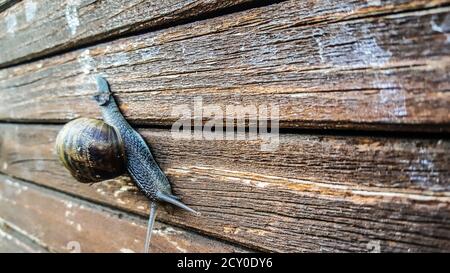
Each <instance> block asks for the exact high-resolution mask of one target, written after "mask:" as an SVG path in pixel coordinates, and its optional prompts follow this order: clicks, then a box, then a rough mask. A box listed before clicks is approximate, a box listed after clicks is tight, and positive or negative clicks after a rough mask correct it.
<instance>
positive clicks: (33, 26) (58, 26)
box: [0, 0, 264, 67]
mask: <svg viewBox="0 0 450 273" xmlns="http://www.w3.org/2000/svg"><path fill="white" fill-rule="evenodd" d="M250 2H251V0H227V1H217V0H213V1H207V0H181V1H180V0H164V1H162V0H157V1H143V0H132V1H129V0H112V1H96V0H69V1H61V0H59V1H53V0H25V1H22V2H20V3H18V4H16V5H14V6H13V7H11V8H9V9H8V10H7V11H5V12H4V13H1V14H0V22H1V23H3V22H5V24H7V26H8V22H10V24H9V26H10V27H9V28H6V31H1V32H0V67H1V66H5V65H11V64H15V63H18V62H22V61H26V60H30V59H33V58H37V57H42V56H45V55H48V54H54V53H56V52H59V51H62V50H68V49H72V48H75V47H81V46H83V45H86V44H92V43H98V42H100V41H102V40H105V39H112V38H114V37H117V36H120V35H124V34H127V33H133V32H137V31H142V30H145V29H152V28H153V29H154V28H156V27H162V26H165V25H170V24H175V23H176V22H180V21H183V20H187V19H190V18H193V17H201V16H204V15H207V14H210V13H212V12H217V11H219V10H223V9H226V8H230V7H234V6H237V5H239V4H244V3H250ZM262 2H264V1H262ZM0 10H1V7H0ZM12 21H14V22H15V23H14V24H12Z"/></svg>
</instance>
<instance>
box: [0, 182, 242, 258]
mask: <svg viewBox="0 0 450 273" xmlns="http://www.w3.org/2000/svg"><path fill="white" fill-rule="evenodd" d="M0 215H1V218H3V221H4V222H5V223H7V224H9V225H13V226H14V227H15V228H18V229H19V230H20V231H21V232H23V233H24V235H26V236H29V237H30V238H33V239H34V240H35V241H36V242H38V243H39V244H41V245H42V246H44V247H45V248H47V249H48V250H50V251H52V252H77V251H78V252H142V250H143V244H144V240H145V232H146V220H145V219H143V218H138V217H136V216H132V215H130V214H127V213H124V212H123V211H117V210H112V209H108V208H105V207H101V206H97V205H94V204H92V203H88V202H85V201H82V200H79V199H75V198H71V197H69V196H66V195H63V194H59V193H56V192H53V191H50V190H46V189H43V188H39V187H36V186H34V185H32V184H29V183H24V182H22V181H20V180H17V179H13V178H10V177H7V176H4V175H0ZM1 234H2V233H1V232H0V237H1ZM0 245H1V244H0ZM151 249H152V252H242V251H244V250H243V249H242V248H238V247H235V246H231V245H229V244H226V243H223V242H218V241H215V240H212V239H209V238H206V237H203V236H200V235H198V234H194V233H192V232H188V231H185V230H182V229H179V228H174V227H171V226H168V225H165V224H161V223H156V224H155V229H154V231H153V235H152V248H151Z"/></svg>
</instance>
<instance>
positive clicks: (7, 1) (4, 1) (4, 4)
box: [0, 0, 20, 12]
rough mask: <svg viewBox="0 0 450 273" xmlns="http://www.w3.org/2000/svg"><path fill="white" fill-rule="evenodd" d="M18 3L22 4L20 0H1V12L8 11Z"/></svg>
mask: <svg viewBox="0 0 450 273" xmlns="http://www.w3.org/2000/svg"><path fill="white" fill-rule="evenodd" d="M17 2H20V0H0V12H1V11H4V10H6V9H8V8H9V7H11V6H13V5H14V4H16V3H17Z"/></svg>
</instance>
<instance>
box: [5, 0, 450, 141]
mask: <svg viewBox="0 0 450 273" xmlns="http://www.w3.org/2000/svg"><path fill="white" fill-rule="evenodd" d="M371 2H373V1H371ZM376 2H378V1H376ZM390 2H392V1H390ZM329 3H330V2H329V1H288V2H283V3H280V4H276V5H270V6H267V7H261V8H257V9H252V10H248V11H244V12H238V13H234V14H231V15H227V16H222V17H220V18H213V19H208V20H203V21H198V22H195V23H191V24H187V25H182V26H178V27H173V28H168V29H164V30H161V31H156V32H151V33H147V34H143V35H139V36H133V37H130V38H126V39H120V40H116V41H114V42H109V43H105V44H100V45H96V46H93V47H89V48H87V49H83V50H77V51H74V52H70V53H67V54H63V55H59V56H56V57H52V58H49V59H44V60H41V61H37V62H33V63H29V64H25V65H19V66H16V67H12V68H8V69H3V70H0V96H1V98H2V100H3V102H2V107H1V108H0V120H3V121H25V122H39V123H43V122H65V121H67V120H69V119H72V118H74V117H78V116H91V117H98V116H99V110H98V107H97V106H96V105H95V104H94V103H93V102H92V100H91V95H92V94H93V93H94V92H95V86H94V81H93V80H92V75H95V74H101V75H104V76H105V77H106V78H107V79H108V80H109V81H110V83H111V87H112V90H113V92H114V93H115V95H116V97H117V99H118V100H119V102H120V105H121V109H122V111H123V112H124V114H125V116H126V117H127V118H128V119H129V120H130V121H131V122H133V123H135V124H146V125H164V126H170V125H171V124H172V123H173V122H174V121H175V120H177V119H178V118H179V115H177V114H176V115H173V111H174V109H175V107H177V106H180V105H187V106H189V107H190V109H192V105H193V104H194V102H193V101H194V99H195V98H199V97H201V98H202V99H203V104H204V105H208V106H210V105H216V106H218V107H220V109H222V110H223V111H225V112H226V107H227V106H230V105H232V106H233V105H238V106H249V105H252V106H255V107H262V106H265V105H269V107H270V106H271V105H274V106H278V107H279V119H280V126H281V127H285V128H305V127H308V128H320V129H324V128H326V129H329V128H345V129H376V130H409V131H433V132H437V131H445V132H449V131H450V114H449V111H448V109H449V107H450V103H449V102H450V95H449V94H450V93H449V92H448V90H449V84H450V79H449V73H448V71H449V64H450V58H449V57H448V56H449V53H450V47H449V46H448V35H449V34H448V33H447V31H448V22H449V18H450V13H449V10H450V7H448V6H446V7H438V6H440V5H444V4H445V5H447V4H448V1H393V4H387V2H385V1H380V2H379V5H373V4H370V5H369V4H368V2H367V1H336V4H335V5H331V6H328V4H329ZM333 3H334V1H333ZM344 3H345V4H344ZM325 4H327V6H326V7H327V8H325ZM424 8H426V9H424ZM417 9H423V10H421V11H416V10H417ZM228 114H230V113H228ZM244 114H245V113H238V114H237V116H238V117H239V118H243V117H244ZM195 117H196V118H199V116H198V115H197V114H196V113H193V118H195ZM203 118H204V120H207V119H213V118H214V117H213V116H210V117H208V116H203ZM221 118H222V117H221V116H220V115H219V116H218V119H221ZM249 118H250V119H256V116H255V115H252V114H250V115H249Z"/></svg>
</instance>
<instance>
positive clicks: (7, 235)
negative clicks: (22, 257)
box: [0, 219, 47, 253]
mask: <svg viewBox="0 0 450 273" xmlns="http://www.w3.org/2000/svg"><path fill="white" fill-rule="evenodd" d="M45 252H47V251H46V249H44V248H42V247H40V246H39V245H36V244H35V243H33V242H31V241H30V240H28V239H27V238H24V237H23V236H21V235H19V234H18V233H17V232H16V231H14V230H13V229H11V227H10V226H8V225H7V224H6V223H5V222H4V221H3V220H1V219H0V253H45Z"/></svg>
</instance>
